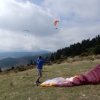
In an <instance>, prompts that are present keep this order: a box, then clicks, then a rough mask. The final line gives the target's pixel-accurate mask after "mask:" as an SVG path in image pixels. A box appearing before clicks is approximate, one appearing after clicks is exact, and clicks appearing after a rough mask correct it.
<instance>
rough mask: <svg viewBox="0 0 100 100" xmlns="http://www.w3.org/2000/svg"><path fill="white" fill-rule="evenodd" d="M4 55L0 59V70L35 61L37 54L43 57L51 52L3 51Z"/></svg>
mask: <svg viewBox="0 0 100 100" xmlns="http://www.w3.org/2000/svg"><path fill="white" fill-rule="evenodd" d="M5 54H7V55H6V56H1V57H5V58H3V59H1V60H0V68H1V69H2V70H5V69H8V68H11V67H12V66H15V67H16V66H19V65H27V64H29V63H30V61H31V60H32V61H33V62H35V61H36V59H37V58H38V56H39V55H41V56H43V57H44V58H45V57H47V56H50V55H51V52H48V51H40V52H36V53H33V52H12V53H11V52H10V53H5Z"/></svg>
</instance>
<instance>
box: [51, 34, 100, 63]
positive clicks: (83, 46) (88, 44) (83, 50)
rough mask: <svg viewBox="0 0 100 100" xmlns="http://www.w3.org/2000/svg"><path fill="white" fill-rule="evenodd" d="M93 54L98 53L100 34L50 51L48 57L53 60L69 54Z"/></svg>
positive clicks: (99, 49) (99, 52)
mask: <svg viewBox="0 0 100 100" xmlns="http://www.w3.org/2000/svg"><path fill="white" fill-rule="evenodd" d="M93 54H100V35H98V36H96V37H95V38H93V39H92V40H90V39H87V40H85V39H84V40H82V42H81V43H79V42H78V43H74V44H71V45H70V46H69V47H65V48H62V49H59V50H57V51H56V52H54V53H52V54H51V56H50V58H49V59H50V60H52V61H54V60H58V59H61V58H64V57H69V56H77V55H79V56H88V55H93Z"/></svg>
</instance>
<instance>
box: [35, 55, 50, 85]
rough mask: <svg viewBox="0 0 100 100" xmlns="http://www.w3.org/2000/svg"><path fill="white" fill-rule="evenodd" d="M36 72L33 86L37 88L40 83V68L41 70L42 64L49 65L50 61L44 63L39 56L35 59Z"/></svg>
mask: <svg viewBox="0 0 100 100" xmlns="http://www.w3.org/2000/svg"><path fill="white" fill-rule="evenodd" d="M36 63H37V66H36V67H37V70H38V77H37V79H36V81H35V82H34V84H36V85H37V86H38V84H39V83H41V82H40V78H41V77H42V68H43V64H44V63H51V61H46V60H43V59H42V56H39V57H38V59H37V62H36Z"/></svg>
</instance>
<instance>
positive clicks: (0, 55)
mask: <svg viewBox="0 0 100 100" xmlns="http://www.w3.org/2000/svg"><path fill="white" fill-rule="evenodd" d="M45 53H51V52H49V51H45V50H44V51H39V52H2V53H0V60H1V59H4V58H8V57H11V58H18V57H24V56H30V55H39V54H45Z"/></svg>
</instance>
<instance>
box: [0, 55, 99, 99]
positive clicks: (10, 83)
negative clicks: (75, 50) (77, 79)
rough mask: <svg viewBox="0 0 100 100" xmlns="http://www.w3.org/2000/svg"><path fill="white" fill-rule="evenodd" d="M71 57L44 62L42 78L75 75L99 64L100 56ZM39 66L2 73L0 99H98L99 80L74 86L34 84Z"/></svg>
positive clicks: (43, 79)
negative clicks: (49, 63) (45, 63)
mask: <svg viewBox="0 0 100 100" xmlns="http://www.w3.org/2000/svg"><path fill="white" fill-rule="evenodd" d="M97 58H98V57H95V58H94V59H93V58H92V59H90V57H88V58H78V57H77V58H70V59H66V60H65V61H63V62H62V63H61V64H52V65H49V66H48V65H45V66H44V69H43V78H42V79H41V81H42V82H43V81H45V80H47V79H52V78H55V77H64V78H67V77H72V76H74V75H79V74H82V73H85V72H86V71H88V70H90V69H91V68H93V67H95V66H96V65H98V64H100V58H99V59H97ZM36 77H37V71H36V69H30V70H27V71H23V72H18V73H11V72H10V73H7V74H4V75H3V74H1V75H0V100H99V99H100V84H98V85H81V86H74V87H41V86H36V85H34V84H33V83H34V81H35V79H36Z"/></svg>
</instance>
